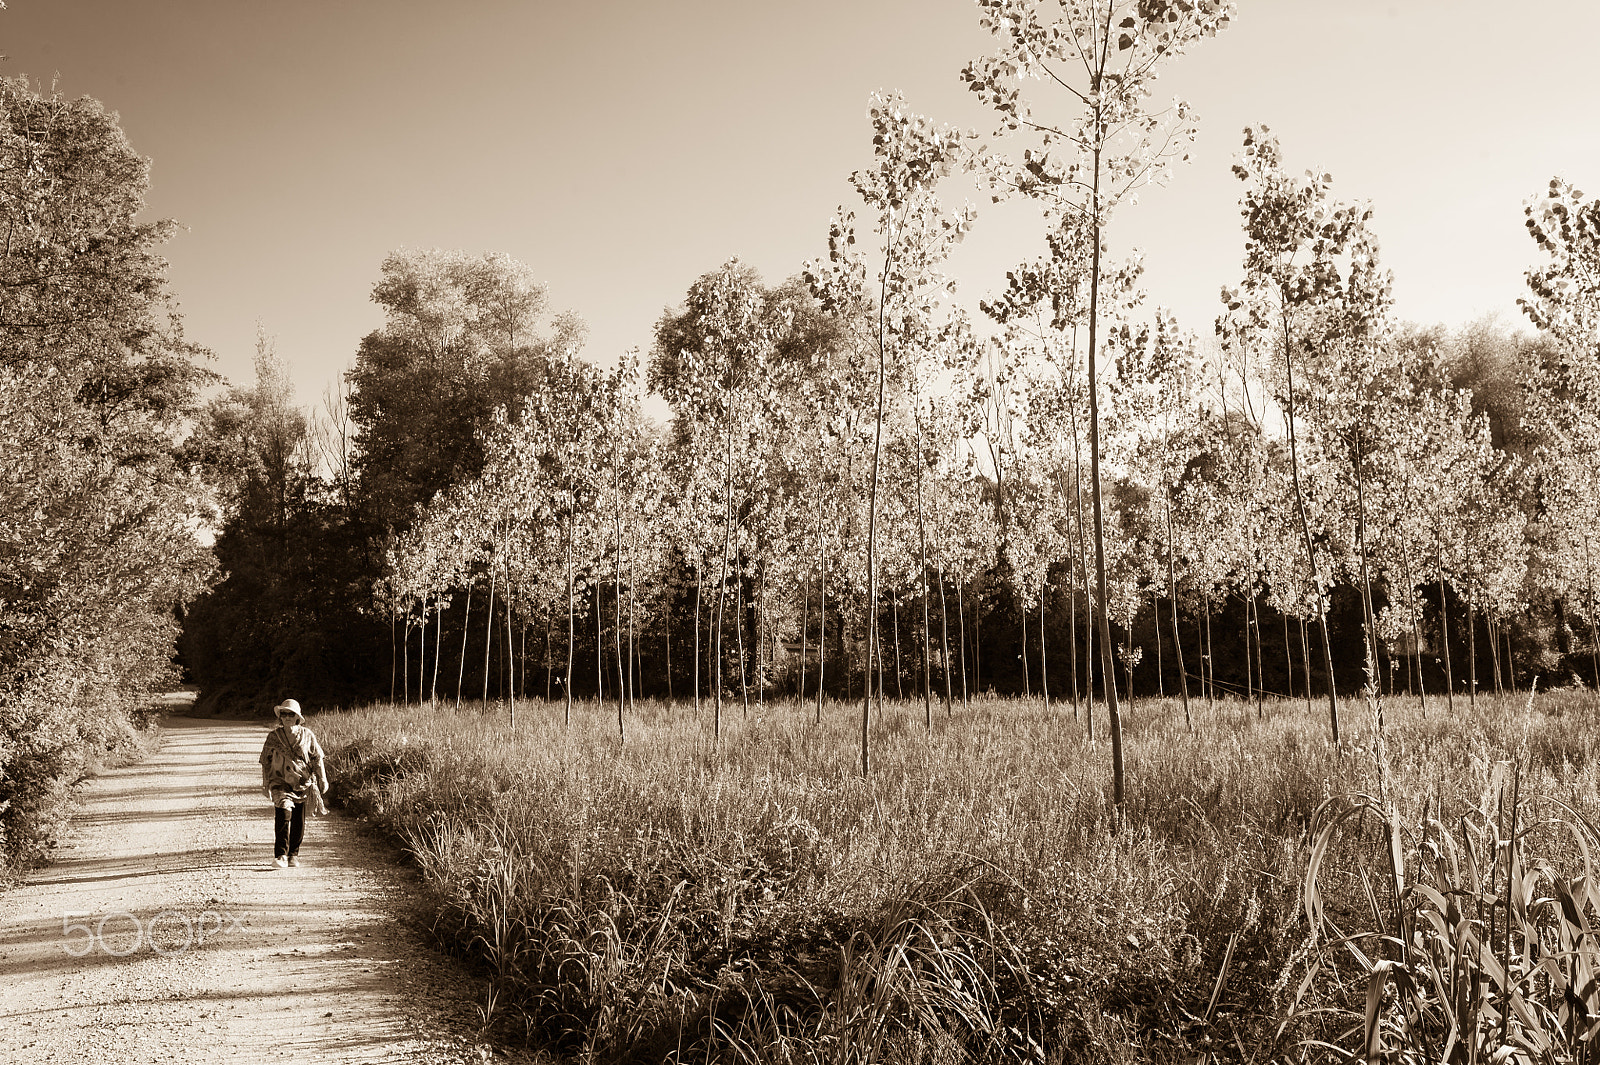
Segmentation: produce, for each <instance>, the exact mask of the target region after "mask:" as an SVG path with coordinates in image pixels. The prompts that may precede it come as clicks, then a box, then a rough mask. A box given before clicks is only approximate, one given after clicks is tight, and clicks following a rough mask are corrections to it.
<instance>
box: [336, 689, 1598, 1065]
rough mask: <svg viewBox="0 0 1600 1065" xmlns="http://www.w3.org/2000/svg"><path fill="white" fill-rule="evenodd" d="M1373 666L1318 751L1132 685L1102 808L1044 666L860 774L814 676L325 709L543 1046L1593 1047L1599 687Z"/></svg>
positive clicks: (909, 1054)
mask: <svg viewBox="0 0 1600 1065" xmlns="http://www.w3.org/2000/svg"><path fill="white" fill-rule="evenodd" d="M1398 702H1399V701H1398V700H1396V701H1393V702H1390V703H1388V704H1386V705H1385V708H1384V709H1385V710H1386V711H1387V715H1386V719H1385V716H1382V715H1377V714H1373V715H1369V718H1368V720H1367V721H1366V722H1365V724H1364V726H1362V725H1357V726H1355V727H1352V728H1350V729H1347V735H1346V744H1345V746H1344V747H1343V748H1342V749H1339V748H1335V747H1333V746H1332V745H1330V744H1329V743H1328V741H1327V739H1326V730H1325V723H1324V722H1322V721H1321V720H1320V719H1313V718H1310V717H1308V716H1307V715H1306V714H1305V713H1304V712H1303V704H1301V703H1298V702H1283V703H1279V704H1277V705H1273V704H1271V703H1269V704H1268V705H1267V707H1266V713H1265V715H1264V716H1261V717H1258V716H1257V707H1256V706H1255V705H1253V704H1244V703H1239V702H1223V703H1219V704H1218V708H1217V711H1216V713H1215V714H1214V715H1212V716H1210V717H1209V718H1207V717H1205V716H1201V717H1200V718H1198V719H1197V720H1196V721H1195V723H1194V727H1193V729H1192V730H1190V729H1186V728H1185V725H1184V717H1183V714H1182V710H1181V707H1179V706H1178V704H1177V703H1175V702H1173V701H1159V700H1150V701H1142V702H1138V703H1135V704H1134V705H1133V706H1132V707H1131V709H1130V711H1129V712H1128V714H1127V716H1126V723H1127V726H1128V730H1127V734H1126V735H1127V747H1126V755H1127V759H1128V764H1129V767H1130V771H1129V773H1128V778H1127V779H1128V782H1129V785H1128V792H1127V796H1126V802H1125V804H1124V806H1123V807H1122V809H1120V810H1119V809H1118V808H1117V807H1116V806H1115V805H1114V804H1113V802H1112V798H1111V794H1112V793H1111V788H1112V781H1111V770H1110V764H1109V759H1108V757H1107V754H1106V751H1105V750H1104V748H1103V746H1102V747H1097V746H1096V745H1094V744H1093V743H1091V742H1090V741H1089V740H1088V739H1087V736H1086V729H1085V727H1084V722H1082V721H1081V720H1077V721H1075V720H1074V719H1073V717H1072V715H1071V713H1070V711H1065V710H1062V709H1054V710H1050V711H1046V710H1045V708H1044V706H1043V704H1042V702H1040V701H1037V700H1035V701H1031V702H1030V701H1028V700H1022V699H979V700H977V701H975V702H974V703H973V705H972V709H971V710H970V711H969V712H967V713H965V714H957V715H956V716H955V717H953V718H946V719H942V720H940V721H938V722H936V726H937V727H936V728H935V729H934V731H933V733H932V735H931V736H927V735H924V734H923V730H922V719H921V706H920V704H918V703H910V702H908V703H903V704H897V703H889V704H887V706H886V709H885V710H884V711H883V712H882V713H881V715H879V716H878V717H877V718H876V719H875V721H874V722H873V729H874V731H875V732H876V735H875V737H874V746H875V750H877V751H878V752H881V753H880V756H879V760H878V762H877V765H876V766H875V771H874V775H873V776H872V777H871V778H869V779H863V778H862V776H861V775H860V771H859V765H858V763H857V762H856V756H857V754H858V751H857V745H858V736H857V731H856V730H857V729H858V728H859V722H858V721H857V720H856V719H855V717H854V714H853V710H854V708H853V707H847V706H845V705H843V704H840V705H837V706H833V707H831V708H828V709H827V710H825V713H824V722H823V724H821V725H817V724H815V723H814V721H813V713H814V707H813V706H812V705H811V704H810V703H809V702H808V703H807V704H806V705H805V706H797V705H795V704H794V703H792V702H781V701H779V702H768V703H767V704H766V706H765V709H764V712H762V713H759V714H752V715H751V716H750V717H748V718H741V717H737V716H736V717H735V718H734V719H733V720H732V721H731V723H730V722H729V721H724V724H723V729H724V731H723V736H722V739H721V742H720V743H717V742H714V740H713V736H712V731H711V730H712V723H711V721H710V720H709V717H704V716H703V717H701V718H698V719H697V718H696V717H695V716H694V715H693V712H692V710H691V709H689V708H688V707H686V706H673V705H668V704H665V703H661V702H645V703H641V704H640V705H639V707H638V712H637V720H636V723H633V724H632V727H631V728H630V730H629V737H628V742H627V743H626V744H619V743H618V741H617V739H616V733H615V727H614V724H615V723H614V715H612V714H611V713H610V711H609V709H607V708H596V707H593V706H592V705H591V706H590V707H589V708H588V709H587V710H586V711H584V712H581V713H577V714H575V715H574V718H573V723H572V725H571V726H570V727H563V725H562V710H563V708H562V707H561V706H559V705H555V704H552V705H550V706H541V705H540V704H534V705H533V706H532V707H531V708H530V707H524V708H523V710H522V712H521V713H519V714H518V718H517V725H516V727H515V728H514V729H513V728H511V727H510V724H509V720H508V717H507V716H506V715H505V714H504V713H503V712H496V711H495V709H494V708H492V707H491V708H490V709H489V711H488V712H485V711H483V710H482V709H470V708H469V709H463V710H461V711H456V710H453V709H448V708H441V709H438V710H432V711H429V710H422V709H419V708H416V707H395V706H374V707H370V708H367V709H362V710H351V711H343V712H336V713H329V714H324V715H321V717H320V718H319V720H318V722H317V727H318V731H319V734H320V735H321V736H322V737H323V738H324V741H325V743H326V745H327V748H328V750H329V753H330V757H331V764H332V766H333V769H334V773H335V775H336V776H337V777H338V778H339V781H340V786H339V787H337V788H336V793H337V792H341V791H342V792H343V793H344V795H345V797H346V802H347V803H349V804H350V805H351V806H352V807H353V808H355V809H356V810H357V811H359V812H360V813H362V814H363V815H364V816H366V817H368V818H370V819H371V821H372V823H373V824H374V825H375V826H376V827H378V828H379V829H381V830H382V831H384V832H387V833H389V834H391V835H392V836H393V837H394V838H395V839H397V840H399V841H401V842H403V844H404V846H405V848H406V849H407V850H408V851H409V853H410V854H411V855H412V856H413V857H414V859H415V861H416V862H417V864H418V866H419V867H420V868H421V870H422V873H423V874H424V877H425V879H426V882H427V884H428V885H429V889H430V890H431V891H433V892H434V893H435V895H436V902H437V910H436V912H437V920H436V925H435V927H436V931H437V933H438V935H439V938H440V940H441V942H442V943H443V944H444V945H445V946H446V948H447V949H450V950H452V951H455V952H458V953H460V954H462V955H465V956H467V957H470V958H472V959H474V960H475V961H476V962H477V963H478V964H479V965H480V966H481V967H482V971H483V973H484V980H485V987H484V991H483V997H482V1002H483V1005H482V1007H481V1013H482V1015H483V1019H484V1021H485V1024H486V1026H489V1027H492V1028H494V1029H495V1030H496V1031H497V1032H499V1034H500V1035H501V1036H502V1037H505V1038H512V1039H515V1040H517V1041H526V1042H527V1043H529V1044H531V1045H534V1046H537V1047H541V1048H544V1049H545V1050H546V1051H547V1052H549V1053H550V1054H552V1055H553V1056H555V1057H558V1058H560V1059H563V1060H574V1061H594V1062H613V1061H641V1060H650V1061H672V1062H701V1061H707V1062H711V1061H714V1062H800V1061H804V1062H958V1061H1022V1062H1118V1061H1127V1062H1133V1061H1152V1062H1157V1061H1159V1062H1166V1061H1173V1062H1176V1061H1185V1062H1195V1061H1255V1062H1265V1061H1274V1060H1277V1061H1285V1060H1288V1061H1298V1060H1307V1061H1321V1060H1351V1061H1354V1060H1380V1059H1381V1060H1405V1061H1419V1062H1420V1061H1463V1062H1465V1061H1489V1060H1496V1061H1499V1060H1523V1061H1588V1060H1592V1057H1593V1055H1592V1052H1591V1049H1590V1048H1591V1047H1592V1046H1593V1036H1594V1035H1595V1031H1596V1026H1597V1021H1600V1000H1597V998H1596V996H1597V987H1596V973H1597V972H1600V958H1596V955H1595V940H1594V932H1593V928H1592V924H1593V922H1594V920H1595V902H1596V899H1597V895H1596V891H1597V890H1600V889H1596V888H1595V887H1594V886H1593V885H1594V880H1593V875H1592V869H1591V861H1592V854H1593V853H1594V851H1595V848H1596V846H1597V842H1600V840H1597V834H1596V831H1595V828H1594V818H1595V816H1596V812H1597V810H1600V802H1597V793H1596V773H1597V761H1596V758H1595V743H1594V739H1593V735H1594V728H1593V726H1594V723H1595V721H1596V715H1597V708H1596V704H1595V701H1594V697H1593V695H1592V693H1588V692H1583V691H1562V692H1555V693H1551V694H1548V695H1545V694H1541V695H1540V696H1538V698H1537V701H1536V702H1535V701H1533V700H1528V699H1526V698H1525V697H1524V698H1512V697H1511V696H1506V697H1503V698H1499V697H1480V698H1479V700H1478V705H1477V708H1476V709H1475V710H1469V709H1468V708H1467V706H1466V704H1465V703H1464V702H1461V701H1458V703H1457V708H1458V711H1459V712H1458V714H1457V716H1455V717H1450V716H1448V714H1447V712H1446V708H1445V705H1444V702H1443V700H1439V701H1433V700H1430V701H1429V703H1428V705H1427V707H1426V709H1425V711H1424V710H1423V709H1420V708H1418V707H1417V706H1416V704H1415V703H1414V702H1411V703H1409V704H1408V705H1405V706H1400V705H1398ZM830 710H831V712H829V711H830ZM1135 767H1136V771H1134V768H1135ZM1508 1055H1509V1057H1508Z"/></svg>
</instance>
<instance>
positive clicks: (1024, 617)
mask: <svg viewBox="0 0 1600 1065" xmlns="http://www.w3.org/2000/svg"><path fill="white" fill-rule="evenodd" d="M1017 606H1018V607H1019V609H1018V610H1017V614H1018V615H1019V616H1020V619H1021V620H1020V622H1019V624H1020V625H1021V628H1022V697H1023V698H1024V699H1028V698H1032V696H1033V690H1032V686H1031V685H1030V684H1029V683H1028V604H1027V603H1026V602H1025V601H1024V600H1023V598H1022V596H1021V594H1018V596H1017Z"/></svg>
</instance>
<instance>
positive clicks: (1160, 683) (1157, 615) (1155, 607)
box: [1150, 582, 1167, 699]
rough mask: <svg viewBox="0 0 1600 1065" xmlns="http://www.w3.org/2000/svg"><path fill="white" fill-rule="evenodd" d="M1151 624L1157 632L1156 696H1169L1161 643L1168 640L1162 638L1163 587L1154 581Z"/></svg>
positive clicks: (1159, 697)
mask: <svg viewBox="0 0 1600 1065" xmlns="http://www.w3.org/2000/svg"><path fill="white" fill-rule="evenodd" d="M1150 625H1151V627H1152V628H1153V629H1155V634H1156V698H1158V699H1165V698H1166V697H1167V678H1166V677H1165V676H1163V674H1164V673H1165V671H1166V663H1165V662H1164V661H1162V657H1163V656H1162V654H1161V651H1162V647H1161V645H1162V644H1163V643H1165V642H1166V641H1165V640H1163V639H1162V638H1161V589H1160V588H1158V587H1157V586H1156V584H1155V583H1154V582H1151V584H1150Z"/></svg>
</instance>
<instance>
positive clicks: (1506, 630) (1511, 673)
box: [1501, 625, 1517, 696]
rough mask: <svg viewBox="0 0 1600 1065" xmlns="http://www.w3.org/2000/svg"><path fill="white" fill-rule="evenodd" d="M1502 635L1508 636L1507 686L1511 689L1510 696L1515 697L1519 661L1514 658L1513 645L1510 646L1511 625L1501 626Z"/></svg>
mask: <svg viewBox="0 0 1600 1065" xmlns="http://www.w3.org/2000/svg"><path fill="white" fill-rule="evenodd" d="M1501 633H1502V635H1504V636H1506V684H1507V686H1509V688H1510V694H1512V696H1515V694H1517V659H1515V657H1514V652H1512V644H1510V625H1501Z"/></svg>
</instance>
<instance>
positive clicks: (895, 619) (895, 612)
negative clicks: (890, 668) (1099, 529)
mask: <svg viewBox="0 0 1600 1065" xmlns="http://www.w3.org/2000/svg"><path fill="white" fill-rule="evenodd" d="M889 615H890V619H891V621H892V623H893V625H894V629H893V632H894V696H895V698H896V699H899V700H901V701H904V700H905V697H906V690H905V686H904V685H903V684H901V683H900V677H901V669H900V593H899V591H898V590H896V592H895V594H893V595H891V596H890V597H889Z"/></svg>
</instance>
